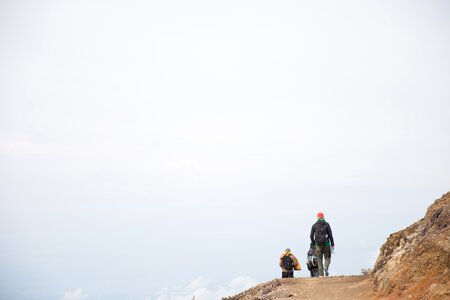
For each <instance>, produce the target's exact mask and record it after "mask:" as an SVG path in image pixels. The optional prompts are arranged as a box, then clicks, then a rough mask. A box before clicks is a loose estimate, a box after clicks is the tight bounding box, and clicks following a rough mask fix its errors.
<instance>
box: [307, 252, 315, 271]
mask: <svg viewBox="0 0 450 300" xmlns="http://www.w3.org/2000/svg"><path fill="white" fill-rule="evenodd" d="M306 266H307V267H308V270H310V271H311V270H312V269H315V268H317V267H318V264H317V256H315V255H314V254H313V255H310V256H308V257H307V258H306Z"/></svg>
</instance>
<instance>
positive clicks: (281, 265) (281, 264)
mask: <svg viewBox="0 0 450 300" xmlns="http://www.w3.org/2000/svg"><path fill="white" fill-rule="evenodd" d="M279 265H280V268H281V269H282V270H283V271H284V268H283V259H282V258H280V263H279Z"/></svg>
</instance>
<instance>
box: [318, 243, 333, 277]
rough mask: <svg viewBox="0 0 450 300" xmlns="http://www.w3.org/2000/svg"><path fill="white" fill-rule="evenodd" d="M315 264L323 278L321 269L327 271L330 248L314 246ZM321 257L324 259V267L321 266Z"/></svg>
mask: <svg viewBox="0 0 450 300" xmlns="http://www.w3.org/2000/svg"><path fill="white" fill-rule="evenodd" d="M316 256H317V264H318V265H319V274H320V276H323V267H325V269H327V270H328V267H329V266H330V259H331V248H330V246H319V245H317V244H316ZM323 257H325V266H324V265H323Z"/></svg>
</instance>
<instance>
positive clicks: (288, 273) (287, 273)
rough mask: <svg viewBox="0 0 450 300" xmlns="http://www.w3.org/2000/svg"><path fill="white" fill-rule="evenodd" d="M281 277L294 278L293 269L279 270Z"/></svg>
mask: <svg viewBox="0 0 450 300" xmlns="http://www.w3.org/2000/svg"><path fill="white" fill-rule="evenodd" d="M281 278H294V271H283V272H281Z"/></svg>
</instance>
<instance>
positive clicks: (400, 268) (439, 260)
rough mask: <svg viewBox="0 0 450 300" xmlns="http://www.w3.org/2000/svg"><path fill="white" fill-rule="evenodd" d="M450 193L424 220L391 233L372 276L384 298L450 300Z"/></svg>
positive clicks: (432, 207)
mask: <svg viewBox="0 0 450 300" xmlns="http://www.w3.org/2000/svg"><path fill="white" fill-rule="evenodd" d="M449 269H450V192H449V193H447V194H445V195H443V196H442V198H440V199H437V200H436V201H435V202H434V204H432V205H431V206H430V207H429V208H428V210H427V212H426V215H425V217H424V218H423V219H421V220H420V221H418V222H416V223H414V224H413V225H411V226H409V227H407V228H405V229H403V230H400V231H398V232H395V233H393V234H391V235H390V236H389V237H388V239H387V241H386V243H385V244H384V245H383V246H382V247H381V249H380V255H379V256H378V259H377V261H376V263H375V266H374V269H373V272H372V275H373V284H374V289H375V291H376V292H377V293H378V294H379V295H380V296H381V297H384V298H388V299H397V298H408V299H450V287H449V286H450V282H449V281H450V270H449Z"/></svg>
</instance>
